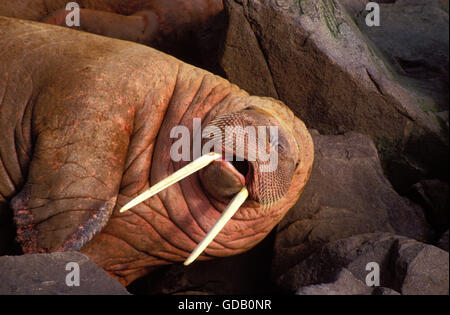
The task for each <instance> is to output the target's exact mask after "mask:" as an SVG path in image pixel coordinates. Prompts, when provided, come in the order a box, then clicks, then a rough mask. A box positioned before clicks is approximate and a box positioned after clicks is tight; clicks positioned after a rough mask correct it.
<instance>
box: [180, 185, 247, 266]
mask: <svg viewBox="0 0 450 315" xmlns="http://www.w3.org/2000/svg"><path fill="white" fill-rule="evenodd" d="M247 197H248V190H247V188H245V187H244V188H242V189H241V191H240V192H238V193H237V194H236V196H234V198H233V199H232V200H231V201H230V203H229V204H228V206H227V208H226V209H225V210H224V211H223V212H222V215H221V216H220V218H219V219H218V220H217V222H216V223H215V224H214V225H213V227H212V228H211V230H209V232H208V234H206V236H205V238H204V239H203V240H202V241H201V242H200V243H198V245H197V247H195V249H194V250H193V251H192V253H191V254H190V255H189V257H188V258H187V259H186V261H185V262H184V265H185V266H187V265H189V264H191V263H192V262H193V261H194V260H196V259H197V257H198V256H200V254H201V253H202V252H203V251H204V250H205V248H206V247H208V245H209V243H211V242H212V240H213V239H214V238H215V237H216V236H217V234H219V232H220V231H221V230H222V229H223V227H224V226H225V224H227V222H228V221H229V220H230V219H231V217H232V216H233V215H234V214H235V213H236V211H237V210H238V209H239V208H240V207H241V205H242V204H243V203H244V202H245V200H246V199H247Z"/></svg>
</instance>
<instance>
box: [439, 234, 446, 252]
mask: <svg viewBox="0 0 450 315" xmlns="http://www.w3.org/2000/svg"><path fill="white" fill-rule="evenodd" d="M437 246H438V247H439V248H442V249H443V250H445V251H447V252H448V230H447V231H446V232H445V233H444V234H443V235H442V236H441V238H440V239H439V242H438V244H437Z"/></svg>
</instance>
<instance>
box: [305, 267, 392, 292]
mask: <svg viewBox="0 0 450 315" xmlns="http://www.w3.org/2000/svg"><path fill="white" fill-rule="evenodd" d="M296 294H297V295H400V293H398V292H397V291H394V290H392V289H389V288H385V287H376V288H372V287H369V286H367V285H366V284H365V283H364V282H363V281H361V280H358V279H357V278H356V277H355V276H354V275H353V274H352V273H351V272H350V271H349V270H348V269H346V268H343V269H341V270H340V271H339V272H338V274H337V276H336V280H335V281H334V282H331V283H325V284H313V285H309V286H305V287H301V288H300V289H298V290H297V292H296Z"/></svg>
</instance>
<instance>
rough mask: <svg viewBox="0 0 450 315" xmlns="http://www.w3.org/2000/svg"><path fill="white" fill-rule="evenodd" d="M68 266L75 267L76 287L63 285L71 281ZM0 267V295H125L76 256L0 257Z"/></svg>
mask: <svg viewBox="0 0 450 315" xmlns="http://www.w3.org/2000/svg"><path fill="white" fill-rule="evenodd" d="M70 262H75V263H77V264H78V265H79V271H80V278H79V286H68V285H67V283H66V277H68V278H69V280H72V281H73V280H75V278H72V276H71V275H70V273H71V272H72V271H73V270H74V269H73V267H71V268H69V270H66V265H67V264H68V263H70ZM0 266H1V268H0V294H46V295H47V294H61V295H62V294H64V295H67V294H83V295H84V294H115V295H118V294H120V295H122V294H129V293H128V291H127V290H126V289H125V288H124V287H123V286H122V285H121V284H120V283H119V282H118V281H116V280H115V279H113V278H111V277H110V276H109V275H108V274H107V273H106V272H105V271H104V270H103V269H102V268H100V267H99V266H98V265H97V264H95V263H94V262H93V261H91V260H90V259H89V258H88V257H86V256H85V255H83V254H81V253H78V252H62V253H53V254H33V255H22V256H3V257H0ZM69 267H70V266H69ZM69 283H71V282H70V281H69Z"/></svg>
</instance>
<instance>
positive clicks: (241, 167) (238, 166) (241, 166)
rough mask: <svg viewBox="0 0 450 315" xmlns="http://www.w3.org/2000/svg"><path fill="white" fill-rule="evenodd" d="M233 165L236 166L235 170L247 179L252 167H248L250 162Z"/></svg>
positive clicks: (239, 162) (235, 162) (233, 162)
mask: <svg viewBox="0 0 450 315" xmlns="http://www.w3.org/2000/svg"><path fill="white" fill-rule="evenodd" d="M231 164H232V165H233V166H234V168H235V169H236V170H237V171H238V172H239V173H241V174H242V175H243V176H244V177H247V174H248V172H249V170H250V166H249V165H248V162H247V161H246V160H244V161H234V160H233V161H232V162H231Z"/></svg>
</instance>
